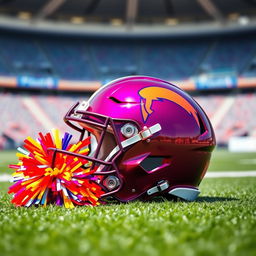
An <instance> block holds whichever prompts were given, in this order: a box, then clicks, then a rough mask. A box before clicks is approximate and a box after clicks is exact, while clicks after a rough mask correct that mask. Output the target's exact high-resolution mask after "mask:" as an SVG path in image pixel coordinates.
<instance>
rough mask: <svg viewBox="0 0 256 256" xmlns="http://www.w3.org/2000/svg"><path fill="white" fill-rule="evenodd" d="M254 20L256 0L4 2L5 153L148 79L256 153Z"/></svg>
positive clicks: (0, 20)
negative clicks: (181, 96) (79, 106)
mask: <svg viewBox="0 0 256 256" xmlns="http://www.w3.org/2000/svg"><path fill="white" fill-rule="evenodd" d="M255 15H256V1H254V0H226V1H221V0H193V1H191V0H161V1H154V0H127V1H125V0H68V1H67V0H66V1H65V0H49V1H41V0H40V1H39V0H22V1H18V0H1V1H0V109H1V119H0V121H1V125H0V148H1V149H12V148H15V147H16V146H17V145H19V144H21V143H22V141H23V139H24V138H25V137H26V136H28V135H30V136H33V137H35V136H36V135H37V133H38V132H39V131H42V132H44V131H49V129H50V128H52V127H57V128H60V129H61V130H67V127H66V126H65V124H64V123H63V120H62V118H63V115H64V113H65V112H66V111H67V109H68V108H69V107H70V106H71V105H72V104H73V103H74V102H76V101H77V100H79V99H85V98H88V97H89V96H90V94H91V93H92V92H93V91H94V90H96V89H97V88H99V87H100V86H101V85H102V84H104V83H106V82H108V81H110V80H112V79H115V78H118V77H121V76H129V75H142V74H143V75H149V76H155V77H158V78H162V79H165V80H168V81H170V82H172V83H174V84H177V85H178V86H180V87H181V88H183V89H185V90H186V91H188V92H189V93H190V94H192V95H193V96H194V97H195V99H196V100H197V101H198V102H199V104H200V105H201V106H202V107H203V108H204V109H205V111H206V113H207V114H208V116H209V117H210V119H211V121H212V123H213V126H214V128H215V131H216V137H217V142H218V145H219V146H227V145H228V143H229V141H230V139H231V138H233V137H243V139H242V142H244V141H245V142H244V145H245V148H246V147H247V148H248V145H250V146H251V147H253V146H254V147H256V146H255V145H252V144H253V143H254V144H255V142H253V141H254V140H255V139H253V138H255V136H256V118H255V116H256V34H255V31H256V20H255ZM248 138H249V139H248ZM237 143H238V144H239V145H240V143H241V140H238V141H237V140H235V142H234V143H233V144H234V145H235V146H234V147H235V149H236V146H237ZM233 144H232V145H233ZM250 146H249V147H250ZM239 147H240V148H241V145H240V146H239Z"/></svg>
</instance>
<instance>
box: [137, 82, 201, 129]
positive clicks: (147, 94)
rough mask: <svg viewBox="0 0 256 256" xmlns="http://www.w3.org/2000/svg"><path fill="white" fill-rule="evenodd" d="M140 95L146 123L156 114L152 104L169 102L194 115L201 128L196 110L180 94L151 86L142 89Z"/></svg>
mask: <svg viewBox="0 0 256 256" xmlns="http://www.w3.org/2000/svg"><path fill="white" fill-rule="evenodd" d="M139 95H140V97H141V112H142V116H143V120H144V123H145V122H146V121H147V119H148V117H149V116H150V115H151V114H152V113H153V112H154V110H153V109H152V104H153V101H154V100H158V101H162V100H169V101H172V102H174V103H176V104H178V105H179V106H181V107H182V108H183V109H185V110H186V111H187V112H188V113H189V114H191V115H193V117H194V118H195V120H196V122H197V124H198V126H200V125H199V120H198V116H197V112H196V110H195V109H194V108H193V106H192V105H191V104H190V103H189V102H188V101H187V100H186V99H185V98H184V97H182V96H180V95H179V94H178V93H176V92H174V91H172V90H169V89H167V88H163V87H157V86H150V87H145V88H143V89H141V90H140V91H139Z"/></svg>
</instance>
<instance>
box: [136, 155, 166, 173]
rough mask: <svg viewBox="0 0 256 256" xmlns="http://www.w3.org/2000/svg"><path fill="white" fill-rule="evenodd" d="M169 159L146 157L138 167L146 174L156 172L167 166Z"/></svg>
mask: <svg viewBox="0 0 256 256" xmlns="http://www.w3.org/2000/svg"><path fill="white" fill-rule="evenodd" d="M170 163H171V159H170V158H169V157H168V158H167V157H159V156H148V157H147V158H145V159H144V160H143V161H142V162H141V163H140V166H141V167H142V168H143V169H144V170H145V171H146V172H148V173H150V172H154V171H157V170H159V169H161V168H164V167H166V166H169V165H170Z"/></svg>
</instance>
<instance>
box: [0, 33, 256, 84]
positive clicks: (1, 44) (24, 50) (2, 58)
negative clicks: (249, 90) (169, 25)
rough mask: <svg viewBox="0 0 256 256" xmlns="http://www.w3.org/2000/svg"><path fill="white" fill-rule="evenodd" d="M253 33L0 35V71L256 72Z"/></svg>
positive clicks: (79, 76)
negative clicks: (129, 37)
mask: <svg viewBox="0 0 256 256" xmlns="http://www.w3.org/2000/svg"><path fill="white" fill-rule="evenodd" d="M255 40H256V38H255V36H254V35H250V36H246V37H243V38H240V37H237V36H236V37H234V36H233V37H225V38H223V37H220V38H217V39H215V38H214V39H213V38H210V37H209V38H204V39H202V38H198V39H186V38H184V39H182V38H181V39H157V40H152V39H149V40H145V39H144V40H142V39H138V40H131V41H129V40H120V39H111V40H110V39H102V40H100V39H92V38H91V39H87V38H84V39H82V38H79V39H77V38H68V37H67V38H65V37H63V38H62V37H59V38H56V37H52V36H50V37H45V36H40V37H36V36H32V35H31V36H29V35H23V36H19V35H15V34H13V35H9V34H8V35H7V34H6V35H1V38H0V74H6V75H19V74H32V75H52V76H56V77H59V78H61V79H69V80H86V81H90V80H104V79H112V78H115V77H120V76H123V75H131V74H144V75H150V76H157V77H160V78H163V79H167V80H176V79H187V78H189V77H191V76H194V75H196V74H198V73H202V72H220V71H221V72H223V71H225V72H226V71H228V72H230V71H231V72H234V73H237V74H240V75H248V74H249V75H250V76H252V75H256V69H255V68H254V66H255V65H254V62H255V61H254V60H255V58H256V57H255V56H256V44H255Z"/></svg>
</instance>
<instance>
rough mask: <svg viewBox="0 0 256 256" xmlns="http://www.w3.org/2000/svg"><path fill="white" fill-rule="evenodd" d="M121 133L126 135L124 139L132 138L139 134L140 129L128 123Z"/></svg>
mask: <svg viewBox="0 0 256 256" xmlns="http://www.w3.org/2000/svg"><path fill="white" fill-rule="evenodd" d="M121 133H122V134H123V135H124V137H126V138H131V137H132V136H134V135H135V134H137V133H138V129H137V127H136V126H135V125H134V124H132V123H127V124H125V125H124V126H123V127H122V128H121Z"/></svg>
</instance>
